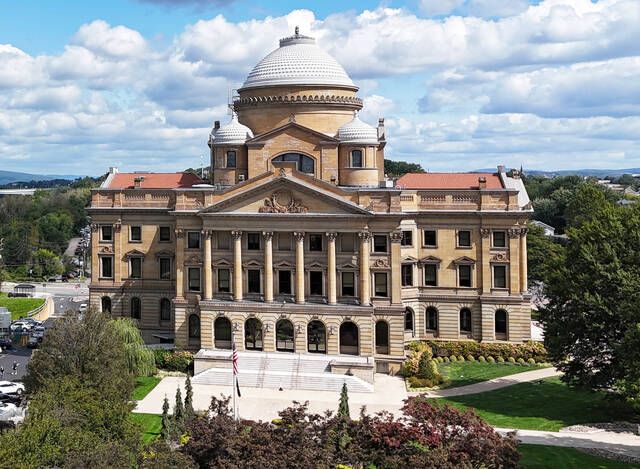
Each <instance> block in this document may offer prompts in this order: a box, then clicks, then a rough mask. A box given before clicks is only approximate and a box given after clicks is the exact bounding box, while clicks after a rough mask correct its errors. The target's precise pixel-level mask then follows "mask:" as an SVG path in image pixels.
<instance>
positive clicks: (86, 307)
mask: <svg viewBox="0 0 640 469" xmlns="http://www.w3.org/2000/svg"><path fill="white" fill-rule="evenodd" d="M87 309H89V306H88V305H87V304H86V303H82V304H81V305H80V308H78V311H80V312H81V313H86V312H87Z"/></svg>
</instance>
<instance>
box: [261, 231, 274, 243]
mask: <svg viewBox="0 0 640 469" xmlns="http://www.w3.org/2000/svg"><path fill="white" fill-rule="evenodd" d="M262 237H263V238H264V239H265V241H271V239H273V231H263V232H262Z"/></svg>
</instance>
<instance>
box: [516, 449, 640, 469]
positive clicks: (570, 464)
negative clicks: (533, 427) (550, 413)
mask: <svg viewBox="0 0 640 469" xmlns="http://www.w3.org/2000/svg"><path fill="white" fill-rule="evenodd" d="M518 450H519V451H520V454H521V455H522V459H520V464H522V467H525V468H531V469H542V468H553V469H556V468H562V469H586V468H589V469H591V468H605V469H623V468H632V467H635V468H637V467H638V466H631V465H629V464H625V463H623V462H619V461H613V460H611V459H605V458H600V457H597V456H592V455H590V454H587V453H583V452H582V451H578V450H577V449H573V448H562V447H559V446H542V445H519V446H518Z"/></svg>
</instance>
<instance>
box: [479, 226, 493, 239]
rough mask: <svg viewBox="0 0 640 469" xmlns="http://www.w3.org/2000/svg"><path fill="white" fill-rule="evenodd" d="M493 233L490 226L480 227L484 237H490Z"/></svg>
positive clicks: (481, 234)
mask: <svg viewBox="0 0 640 469" xmlns="http://www.w3.org/2000/svg"><path fill="white" fill-rule="evenodd" d="M490 235H491V230H490V229H489V228H480V236H482V237H483V238H488V237H489V236H490Z"/></svg>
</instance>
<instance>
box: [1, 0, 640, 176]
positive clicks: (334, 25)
mask: <svg viewBox="0 0 640 469" xmlns="http://www.w3.org/2000/svg"><path fill="white" fill-rule="evenodd" d="M638 25H640V0H600V1H591V0H539V1H528V0H404V1H394V0H388V1H383V2H380V3H378V2H366V1H353V2H345V1H336V0H323V1H322V2H319V1H316V2H308V1H300V0H299V1H295V2H294V1H292V0H286V1H272V2H264V1H263V2H257V1H248V0H111V1H109V2H87V1H86V0H84V1H79V0H67V1H65V2H51V1H50V0H39V1H38V0H25V1H21V2H15V1H8V0H0V170H9V171H24V172H30V173H36V174H45V173H46V174H73V175H99V174H102V173H104V172H106V170H107V169H108V168H109V167H110V166H117V167H118V168H120V170H121V171H134V170H146V171H180V170H183V169H185V168H188V167H198V166H200V164H201V161H202V158H204V159H205V161H206V159H207V158H208V147H207V145H206V142H207V138H208V134H209V132H210V130H211V126H212V125H213V122H214V121H215V120H221V121H223V122H225V121H227V120H229V119H230V116H229V114H228V108H227V103H228V99H229V98H228V97H229V94H230V92H231V90H233V89H237V88H239V87H240V86H241V84H242V82H243V81H244V78H245V77H246V75H247V74H248V73H249V71H250V70H251V68H252V67H253V66H254V65H255V64H256V63H257V62H258V61H259V60H260V59H261V58H262V57H264V56H265V55H266V54H267V53H269V52H270V51H271V50H273V49H275V48H276V47H277V44H278V42H277V41H278V39H279V38H281V37H285V36H289V35H291V34H292V32H293V29H294V27H295V26H299V27H300V32H301V33H302V34H307V35H311V36H315V37H316V38H317V41H318V44H319V45H320V47H322V48H324V49H325V50H327V51H328V52H329V53H330V54H331V55H333V56H334V57H335V58H336V59H337V60H338V61H339V62H340V63H341V64H342V65H343V66H344V68H345V69H346V71H347V73H349V75H350V76H351V78H352V79H353V81H354V82H355V83H356V84H357V85H358V86H359V87H360V91H359V95H360V97H361V98H363V100H364V104H365V107H364V109H363V110H362V111H361V113H360V118H361V119H362V120H364V121H366V122H369V123H370V124H372V125H376V123H377V119H378V117H385V123H386V128H387V141H388V143H387V146H386V148H385V153H386V155H387V157H388V158H391V159H395V160H405V161H410V162H415V163H420V164H421V165H422V166H423V168H425V169H427V170H429V171H472V170H474V169H480V168H495V167H496V166H497V165H498V164H505V165H507V166H510V167H520V166H523V167H524V168H525V170H526V169H542V170H560V169H580V168H632V167H640V27H639V26H638Z"/></svg>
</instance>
